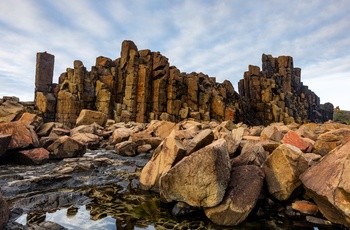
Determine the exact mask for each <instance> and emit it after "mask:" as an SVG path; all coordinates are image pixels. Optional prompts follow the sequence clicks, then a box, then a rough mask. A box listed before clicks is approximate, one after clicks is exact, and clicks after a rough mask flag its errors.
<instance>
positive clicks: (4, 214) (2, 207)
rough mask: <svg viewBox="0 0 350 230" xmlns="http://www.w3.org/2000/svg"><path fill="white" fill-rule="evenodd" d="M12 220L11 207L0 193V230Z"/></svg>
mask: <svg viewBox="0 0 350 230" xmlns="http://www.w3.org/2000/svg"><path fill="white" fill-rule="evenodd" d="M9 219H10V210H9V207H8V205H7V203H6V201H5V200H4V198H3V197H2V195H1V193H0V229H3V228H4V227H5V225H6V224H7V222H8V221H9Z"/></svg>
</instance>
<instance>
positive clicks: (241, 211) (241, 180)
mask: <svg viewBox="0 0 350 230" xmlns="http://www.w3.org/2000/svg"><path fill="white" fill-rule="evenodd" d="M263 182H264V172H263V171H262V170H261V168H259V167H257V166H255V165H245V166H238V167H233V168H232V172H231V180H230V183H229V185H228V188H227V190H226V194H225V197H224V198H223V201H222V202H221V203H220V204H219V205H218V206H215V207H212V208H205V209H204V211H205V215H206V216H207V217H208V218H209V219H210V220H211V221H213V222H214V223H215V224H218V225H224V226H234V225H238V224H240V223H241V222H243V221H244V220H245V219H246V218H247V216H248V215H249V213H250V212H251V211H252V209H253V208H254V207H255V204H256V202H257V200H258V197H259V194H260V191H261V188H262V185H263Z"/></svg>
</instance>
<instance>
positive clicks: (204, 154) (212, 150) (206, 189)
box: [159, 139, 231, 207]
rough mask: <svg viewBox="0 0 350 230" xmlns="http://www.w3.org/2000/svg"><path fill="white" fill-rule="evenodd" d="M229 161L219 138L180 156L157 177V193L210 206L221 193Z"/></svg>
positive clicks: (177, 199)
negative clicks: (180, 157)
mask: <svg viewBox="0 0 350 230" xmlns="http://www.w3.org/2000/svg"><path fill="white" fill-rule="evenodd" d="M230 171H231V165H230V162H229V155H228V150H227V143H226V141H225V140H224V139H219V140H217V141H215V142H213V143H212V144H210V145H207V146H206V147H204V148H202V149H200V150H199V151H197V152H194V153H192V154H191V155H189V156H187V157H185V158H183V159H182V160H181V161H180V162H178V163H177V164H176V165H175V166H174V167H172V168H171V169H170V170H169V171H168V172H167V173H166V174H164V175H163V176H162V177H161V178H160V186H159V187H160V195H161V196H162V197H163V198H164V199H165V200H166V201H168V202H170V201H183V202H186V203H187V204H189V205H191V206H195V207H214V206H216V205H218V204H219V203H220V202H221V201H222V199H223V197H224V194H225V191H226V188H227V185H228V183H229V180H230Z"/></svg>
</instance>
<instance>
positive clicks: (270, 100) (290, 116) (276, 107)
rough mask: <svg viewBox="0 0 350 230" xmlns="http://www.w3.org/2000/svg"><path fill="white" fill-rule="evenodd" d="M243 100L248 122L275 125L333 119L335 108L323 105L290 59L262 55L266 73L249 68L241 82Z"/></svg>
mask: <svg viewBox="0 0 350 230" xmlns="http://www.w3.org/2000/svg"><path fill="white" fill-rule="evenodd" d="M238 88H239V93H240V95H241V97H242V99H243V101H244V102H246V103H243V107H244V108H243V111H244V113H245V114H247V116H246V117H244V122H245V123H249V124H254V125H268V124H270V123H272V122H285V123H291V122H293V121H296V122H298V123H301V122H305V121H307V120H312V121H315V122H324V121H327V120H331V119H332V118H333V114H332V113H329V112H330V111H331V110H333V105H331V104H330V103H327V104H325V105H320V98H319V97H318V96H317V95H316V94H315V93H314V92H312V91H311V90H310V89H309V88H308V86H304V84H303V83H302V82H301V69H300V68H295V67H294V64H293V58H292V57H290V56H279V57H278V58H274V57H272V56H271V55H265V54H263V55H262V70H260V68H259V67H258V66H252V65H249V68H248V71H247V72H245V73H244V79H242V80H240V81H239V83H238Z"/></svg>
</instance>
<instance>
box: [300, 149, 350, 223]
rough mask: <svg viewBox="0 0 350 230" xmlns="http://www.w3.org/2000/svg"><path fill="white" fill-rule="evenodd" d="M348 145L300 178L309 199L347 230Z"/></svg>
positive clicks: (349, 191)
mask: <svg viewBox="0 0 350 230" xmlns="http://www.w3.org/2000/svg"><path fill="white" fill-rule="evenodd" d="M349 153H350V142H347V143H346V144H345V145H343V146H342V147H340V148H338V149H335V150H333V151H332V152H330V153H328V154H327V155H326V156H324V157H323V158H322V159H321V160H320V161H319V162H318V163H317V164H316V165H314V166H313V167H311V168H310V169H308V170H307V171H306V172H304V173H303V174H302V175H301V176H300V180H301V181H302V183H303V185H304V187H305V188H306V190H307V192H308V194H309V196H310V197H311V198H312V199H313V200H314V201H315V202H316V204H317V205H318V208H319V210H320V212H321V213H322V214H323V215H324V216H325V217H326V218H327V219H328V220H330V221H332V222H334V223H339V224H343V225H345V226H347V227H350V213H349V202H350V198H349V197H350V177H349V173H350V160H349V159H350V157H349Z"/></svg>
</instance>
